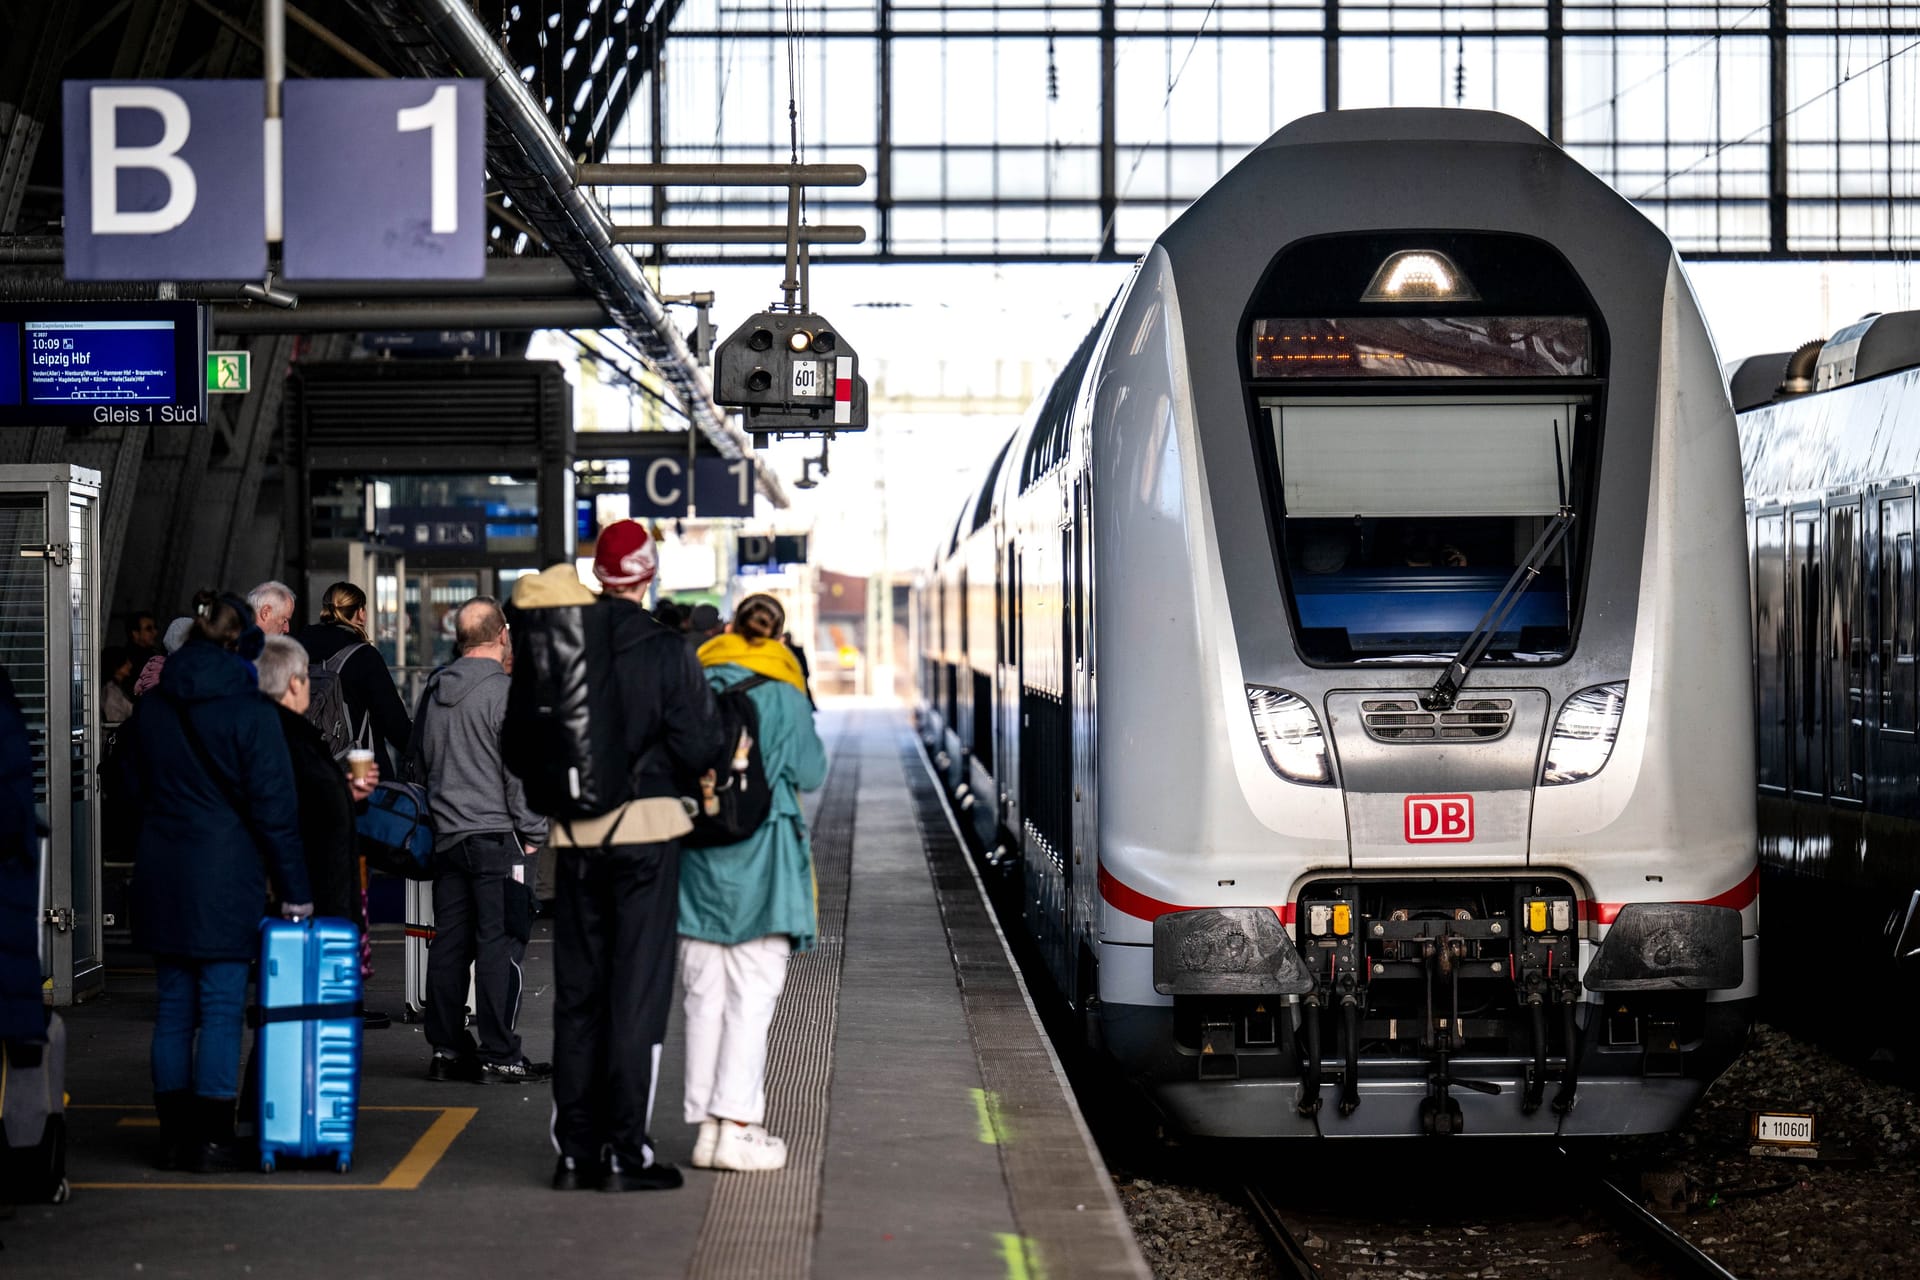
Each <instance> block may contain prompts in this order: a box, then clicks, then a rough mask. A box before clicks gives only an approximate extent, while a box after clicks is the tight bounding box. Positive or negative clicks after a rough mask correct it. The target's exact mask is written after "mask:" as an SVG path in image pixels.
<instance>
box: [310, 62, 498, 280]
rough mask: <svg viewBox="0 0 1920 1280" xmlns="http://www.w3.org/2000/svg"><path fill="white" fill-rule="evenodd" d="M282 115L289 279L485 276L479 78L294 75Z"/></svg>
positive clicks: (482, 123)
mask: <svg viewBox="0 0 1920 1280" xmlns="http://www.w3.org/2000/svg"><path fill="white" fill-rule="evenodd" d="M284 112H285V124H284V125H283V129H284V136H283V146H284V148H285V154H286V156H287V164H286V173H285V178H284V181H283V186H282V190H283V192H284V207H285V215H284V216H285V233H286V245H285V260H286V275H287V277H288V278H289V279H297V280H478V279H481V278H482V277H484V276H485V275H486V259H487V239H486V236H487V222H486V186H485V178H484V173H485V169H484V145H485V137H484V130H485V126H486V101H485V94H484V91H483V89H482V86H481V84H480V82H479V81H478V80H293V81H289V82H288V83H287V86H286V96H285V106H284Z"/></svg>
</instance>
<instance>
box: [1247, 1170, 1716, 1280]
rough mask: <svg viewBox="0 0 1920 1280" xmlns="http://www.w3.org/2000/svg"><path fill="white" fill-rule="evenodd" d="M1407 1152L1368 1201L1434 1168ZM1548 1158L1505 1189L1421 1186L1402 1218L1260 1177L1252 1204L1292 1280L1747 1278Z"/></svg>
mask: <svg viewBox="0 0 1920 1280" xmlns="http://www.w3.org/2000/svg"><path fill="white" fill-rule="evenodd" d="M1406 1153H1407V1152H1406V1149H1404V1148H1403V1150H1402V1152H1401V1153H1396V1154H1395V1155H1394V1156H1391V1157H1389V1158H1388V1159H1385V1160H1378V1161H1376V1162H1375V1164H1374V1166H1373V1173H1374V1175H1375V1176H1374V1177H1373V1178H1372V1179H1370V1180H1368V1181H1367V1182H1364V1183H1362V1184H1361V1185H1362V1186H1364V1187H1369V1188H1370V1189H1369V1190H1367V1191H1363V1192H1362V1196H1363V1197H1364V1198H1366V1199H1367V1200H1369V1201H1370V1202H1371V1203H1374V1204H1376V1205H1378V1204H1382V1203H1383V1197H1382V1196H1381V1195H1380V1194H1379V1193H1378V1188H1379V1187H1380V1186H1381V1185H1383V1182H1382V1180H1381V1178H1380V1176H1379V1175H1381V1174H1385V1175H1386V1176H1387V1177H1388V1178H1392V1177H1393V1176H1394V1175H1395V1174H1396V1173H1397V1172H1399V1171H1404V1170H1408V1169H1417V1168H1418V1167H1419V1165H1420V1164H1421V1163H1422V1158H1421V1157H1420V1156H1414V1157H1413V1158H1412V1159H1411V1160H1406V1159H1403V1158H1402V1157H1403V1156H1404V1155H1405V1154H1406ZM1539 1154H1541V1153H1539V1150H1538V1149H1537V1148H1536V1155H1535V1158H1534V1160H1533V1161H1532V1162H1530V1163H1528V1164H1524V1165H1522V1166H1521V1167H1519V1168H1514V1169H1510V1170H1509V1172H1510V1174H1511V1175H1512V1181H1511V1182H1510V1183H1509V1185H1507V1186H1505V1187H1503V1186H1501V1185H1500V1183H1499V1182H1498V1181H1497V1180H1493V1179H1490V1180H1487V1181H1485V1182H1484V1183H1482V1189H1481V1190H1476V1189H1474V1187H1473V1186H1471V1185H1470V1182H1471V1180H1469V1183H1462V1182H1460V1181H1457V1180H1448V1181H1447V1182H1445V1183H1421V1184H1420V1185H1419V1186H1418V1187H1415V1188H1411V1189H1410V1191H1409V1194H1408V1195H1407V1196H1406V1197H1405V1199H1404V1201H1402V1207H1400V1208H1397V1209H1395V1210H1391V1211H1384V1212H1378V1211H1377V1212H1372V1213H1365V1214H1361V1213H1355V1212H1354V1211H1353V1209H1352V1199H1351V1198H1349V1199H1348V1200H1347V1202H1346V1203H1345V1204H1342V1203H1341V1202H1340V1201H1339V1200H1337V1199H1336V1200H1331V1201H1330V1200H1329V1199H1328V1192H1329V1189H1328V1187H1327V1186H1326V1184H1325V1183H1324V1182H1323V1181H1320V1180H1316V1184H1315V1186H1314V1188H1313V1189H1312V1190H1311V1191H1303V1190H1302V1189H1298V1188H1291V1187H1289V1186H1287V1185H1285V1184H1284V1180H1282V1179H1277V1178H1253V1179H1249V1180H1248V1181H1246V1182H1245V1184H1244V1185H1243V1187H1242V1198H1243V1200H1244V1201H1245V1203H1246V1206H1247V1209H1248V1211H1249V1213H1250V1214H1251V1216H1252V1217H1253V1219H1254V1221H1255V1223H1256V1224H1257V1225H1258V1226H1259V1228H1260V1230H1261V1233H1262V1234H1263V1235H1265V1236H1266V1238H1267V1241H1268V1245H1269V1248H1270V1249H1271V1251H1272V1255H1273V1260H1274V1264H1275V1266H1276V1268H1277V1269H1278V1270H1279V1272H1280V1274H1281V1275H1283V1276H1287V1277H1290V1278H1292V1280H1374V1278H1376V1277H1378V1278H1379V1280H1386V1278H1387V1277H1395V1278H1400V1277H1426V1278H1429V1280H1441V1278H1442V1277H1448V1278H1451V1277H1476V1278H1480V1280H1531V1278H1533V1277H1539V1276H1547V1275H1551V1276H1555V1277H1568V1278H1569V1280H1572V1278H1576V1277H1577V1278H1578V1280H1653V1278H1655V1277H1659V1278H1662V1280H1735V1278H1734V1276H1733V1274H1732V1273H1731V1272H1729V1271H1727V1270H1726V1269H1725V1268H1723V1267H1721V1266H1720V1265H1719V1263H1717V1262H1715V1261H1714V1260H1713V1259H1712V1258H1711V1257H1709V1256H1708V1255H1707V1254H1705V1253H1703V1252H1702V1251H1701V1250H1700V1249H1699V1248H1697V1247H1696V1246H1695V1245H1693V1244H1692V1243H1691V1242H1690V1241H1688V1240H1687V1239H1686V1237H1684V1236H1682V1235H1681V1234H1680V1233H1679V1232H1677V1231H1675V1230H1674V1229H1673V1228H1672V1227H1670V1226H1669V1225H1668V1224H1667V1223H1666V1222H1665V1221H1663V1220H1662V1219H1661V1218H1660V1217H1659V1215H1657V1214H1655V1213H1653V1212H1651V1211H1650V1210H1648V1209H1647V1208H1646V1207H1645V1206H1643V1205H1642V1204H1641V1203H1640V1201H1639V1199H1638V1198H1637V1197H1636V1196H1634V1195H1632V1194H1630V1193H1629V1192H1627V1191H1625V1190H1623V1189H1622V1188H1621V1187H1620V1186H1619V1185H1618V1184H1616V1183H1614V1182H1612V1181H1611V1180H1609V1179H1607V1178H1606V1177H1604V1176H1602V1175H1600V1174H1598V1173H1595V1172H1594V1171H1592V1170H1591V1169H1588V1168H1587V1167H1585V1166H1584V1165H1582V1164H1581V1163H1580V1162H1579V1161H1577V1160H1576V1159H1575V1158H1574V1157H1573V1156H1571V1155H1569V1154H1568V1153H1567V1152H1566V1151H1565V1150H1564V1149H1559V1148H1556V1149H1554V1151H1553V1152H1552V1154H1551V1157H1550V1158H1548V1159H1546V1160H1540V1159H1539V1158H1538V1156H1539ZM1433 1167H1435V1168H1441V1169H1449V1168H1457V1167H1458V1166H1457V1165H1455V1163H1454V1162H1452V1161H1448V1162H1446V1163H1445V1164H1442V1165H1436V1166H1433ZM1553 1189H1559V1190H1558V1191H1555V1190H1553ZM1429 1191H1430V1192H1431V1195H1430V1196H1429V1195H1426V1194H1423V1193H1425V1192H1429ZM1334 1194H1336V1195H1337V1194H1339V1193H1337V1192H1336V1193H1334ZM1409 1209H1411V1210H1415V1212H1411V1213H1410V1212H1408V1211H1407V1210H1409Z"/></svg>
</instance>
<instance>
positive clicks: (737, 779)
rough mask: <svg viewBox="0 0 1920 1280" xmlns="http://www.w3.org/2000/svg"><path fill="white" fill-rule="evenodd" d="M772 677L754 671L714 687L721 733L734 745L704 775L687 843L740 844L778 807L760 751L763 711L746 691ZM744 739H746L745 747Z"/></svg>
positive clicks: (703, 846)
mask: <svg viewBox="0 0 1920 1280" xmlns="http://www.w3.org/2000/svg"><path fill="white" fill-rule="evenodd" d="M769 682H770V679H769V677H767V676H750V677H748V678H747V679H745V680H742V681H740V682H739V683H738V684H733V685H729V686H728V687H727V688H725V689H716V690H714V693H713V700H714V702H715V703H716V704H718V706H719V708H720V723H721V725H722V726H723V727H724V732H723V734H722V735H721V736H722V740H723V741H725V742H727V743H728V744H729V750H728V753H727V755H726V757H725V758H723V759H722V760H721V761H720V767H719V768H717V769H715V770H713V771H712V772H711V773H709V774H707V775H706V778H703V779H702V780H701V781H700V784H699V787H698V788H697V789H698V791H699V794H698V795H696V796H694V798H693V806H692V808H693V812H692V817H693V830H692V831H690V832H688V833H687V834H686V836H684V837H683V838H682V841H681V842H682V843H683V844H686V845H688V846H689V847H691V848H695V849H710V848H713V847H715V846H717V845H724V844H739V843H740V842H741V841H742V840H745V839H746V838H747V837H748V836H750V835H752V834H753V833H754V832H756V831H758V830H759V829H760V824H761V823H763V822H765V821H766V820H767V815H768V814H769V813H772V812H773V788H772V787H771V786H769V785H768V784H767V761H766V757H765V756H763V755H762V754H761V753H760V713H759V711H757V710H756V709H755V708H754V705H753V699H752V698H750V697H748V696H747V691H748V690H749V689H757V688H759V687H760V686H761V685H763V684H767V683H769ZM742 735H744V738H743V736H742ZM742 741H745V742H746V744H747V749H746V751H744V752H742V751H741V750H740V743H741V742H742ZM707 779H711V780H712V781H711V783H709V782H708V781H707ZM709 788H710V789H711V794H709Z"/></svg>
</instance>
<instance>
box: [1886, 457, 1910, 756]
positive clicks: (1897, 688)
mask: <svg viewBox="0 0 1920 1280" xmlns="http://www.w3.org/2000/svg"><path fill="white" fill-rule="evenodd" d="M1913 574H1914V563H1913V494H1912V492H1911V491H1909V492H1907V493H1904V494H1897V495H1893V496H1884V497H1882V498H1881V499H1880V584H1879V585H1880V591H1879V596H1880V610H1879V624H1880V626H1879V636H1878V641H1879V650H1880V655H1879V656H1880V681H1879V685H1880V687H1879V704H1880V705H1879V713H1880V715H1879V719H1880V730H1881V733H1882V734H1883V735H1897V736H1898V737H1901V738H1908V737H1911V735H1912V733H1913V728H1914V707H1913V695H1914V649H1915V644H1914V640H1915V636H1914V583H1913Z"/></svg>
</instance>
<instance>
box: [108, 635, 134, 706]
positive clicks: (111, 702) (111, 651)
mask: <svg viewBox="0 0 1920 1280" xmlns="http://www.w3.org/2000/svg"><path fill="white" fill-rule="evenodd" d="M133 675H134V671H133V654H132V653H130V652H128V651H127V650H125V649H122V648H120V647H119V646H118V645H113V646H111V647H109V648H108V649H107V650H106V651H105V652H104V653H102V654H101V655H100V723H102V724H104V725H117V724H120V723H122V722H123V721H125V720H126V718H127V717H128V716H130V715H132V714H133Z"/></svg>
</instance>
